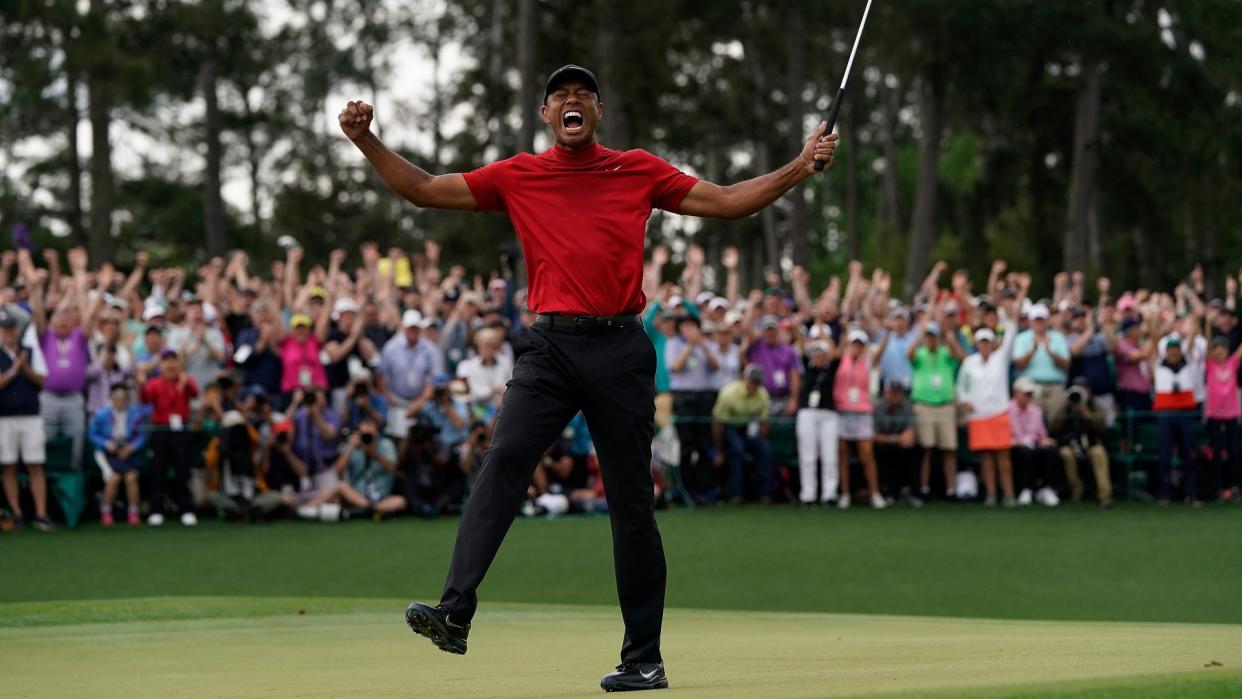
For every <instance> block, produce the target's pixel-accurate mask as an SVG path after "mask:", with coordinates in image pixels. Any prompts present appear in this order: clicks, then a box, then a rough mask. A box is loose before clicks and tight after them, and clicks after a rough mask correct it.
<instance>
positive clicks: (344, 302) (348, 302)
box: [332, 296, 358, 320]
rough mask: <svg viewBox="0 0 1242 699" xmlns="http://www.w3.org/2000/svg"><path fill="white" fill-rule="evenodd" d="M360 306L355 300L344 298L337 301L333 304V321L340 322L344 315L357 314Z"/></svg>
mask: <svg viewBox="0 0 1242 699" xmlns="http://www.w3.org/2000/svg"><path fill="white" fill-rule="evenodd" d="M357 312H358V304H357V303H355V302H354V300H353V299H351V298H349V297H347V296H344V297H341V298H339V299H337V300H336V303H334V304H332V320H339V319H340V317H341V314H342V313H357Z"/></svg>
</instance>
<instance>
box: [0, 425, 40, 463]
mask: <svg viewBox="0 0 1242 699" xmlns="http://www.w3.org/2000/svg"><path fill="white" fill-rule="evenodd" d="M46 443H47V440H46V437H45V436H44V431H43V418H41V417H39V416H38V415H22V416H17V417H0V464H3V465H5V466H11V465H13V464H16V463H17V461H18V459H19V458H20V459H21V462H22V463H23V464H26V465H27V466H29V465H31V464H34V465H35V466H42V465H43V462H45V461H47V454H46V453H45V451H44V448H45V446H46Z"/></svg>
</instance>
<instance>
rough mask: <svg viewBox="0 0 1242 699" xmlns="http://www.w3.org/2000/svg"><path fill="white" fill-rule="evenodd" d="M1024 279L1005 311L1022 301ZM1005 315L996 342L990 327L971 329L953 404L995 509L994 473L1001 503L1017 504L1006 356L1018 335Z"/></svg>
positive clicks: (989, 504)
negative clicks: (970, 350)
mask: <svg viewBox="0 0 1242 699" xmlns="http://www.w3.org/2000/svg"><path fill="white" fill-rule="evenodd" d="M1025 291H1026V282H1025V280H1024V282H1023V284H1022V286H1021V287H1020V289H1019V295H1018V297H1016V299H1015V301H1011V302H1010V304H1009V306H1008V309H1007V310H1008V312H1009V313H1014V312H1015V311H1016V308H1018V307H1020V304H1021V298H1023V297H1025ZM1009 313H1007V314H1006V315H1005V317H1004V318H1003V319H1002V321H1001V323H1002V329H1003V332H1004V339H1003V340H1001V341H1000V342H998V341H997V338H996V333H995V332H993V331H992V330H991V329H990V328H980V329H979V330H977V331H975V337H974V340H975V349H976V353H975V354H972V355H970V356H969V357H967V358H966V359H965V360H963V362H962V367H961V370H960V371H959V372H958V375H957V400H958V404H959V405H960V406H961V409H962V411H963V412H964V413H965V414H966V431H967V437H968V439H969V444H970V450H971V451H973V452H976V453H978V454H979V458H980V468H981V470H982V471H983V486H984V490H985V492H986V496H985V498H984V505H986V506H989V507H991V506H995V505H996V475H997V472H998V471H999V473H1000V479H1001V489H1002V491H1003V492H1004V494H1005V505H1006V506H1009V507H1012V506H1014V505H1016V504H1017V500H1016V498H1014V492H1013V470H1012V468H1011V464H1010V460H1009V448H1010V447H1011V446H1012V445H1013V435H1012V430H1011V426H1010V423H1009V358H1010V354H1011V352H1012V349H1013V344H1014V337H1015V336H1016V335H1017V331H1018V330H1017V328H1018V326H1017V323H1015V322H1014V321H1013V320H1012V316H1010V315H1009Z"/></svg>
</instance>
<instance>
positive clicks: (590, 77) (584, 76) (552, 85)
mask: <svg viewBox="0 0 1242 699" xmlns="http://www.w3.org/2000/svg"><path fill="white" fill-rule="evenodd" d="M570 79H576V80H581V81H582V82H584V83H586V86H587V87H589V88H591V91H592V92H594V93H595V96H596V97H597V98H599V99H601V100H602V99H603V98H602V97H600V95H599V81H598V80H596V79H595V73H592V72H591V71H589V70H587V69H586V68H583V67H582V66H576V65H574V64H572V63H570V64H569V65H564V66H561V67H560V68H557V69H556V70H554V71H552V74H551V75H549V76H548V84H547V85H546V86H545V87H544V88H543V101H544V103H547V101H548V95H550V94H552V91H553V90H555V89H556V86H557V85H560V84H561V83H563V82H565V81H566V80H570Z"/></svg>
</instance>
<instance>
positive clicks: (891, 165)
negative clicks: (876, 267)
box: [879, 86, 901, 233]
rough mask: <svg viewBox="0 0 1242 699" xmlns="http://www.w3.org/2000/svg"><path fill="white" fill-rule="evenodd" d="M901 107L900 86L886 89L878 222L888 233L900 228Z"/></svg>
mask: <svg viewBox="0 0 1242 699" xmlns="http://www.w3.org/2000/svg"><path fill="white" fill-rule="evenodd" d="M900 109H901V87H900V86H899V87H896V88H893V89H891V90H889V91H888V95H887V103H886V105H885V107H884V129H883V131H882V133H881V140H882V143H883V147H884V172H882V173H880V197H879V200H880V202H882V207H883V209H882V210H883V212H884V213H883V215H882V216H881V217H880V224H881V226H883V227H884V228H885V229H887V232H889V233H895V232H897V231H898V230H900V229H901V210H900V196H899V194H898V186H897V112H898V111H900Z"/></svg>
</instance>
